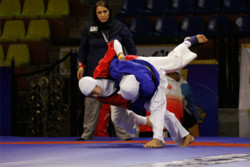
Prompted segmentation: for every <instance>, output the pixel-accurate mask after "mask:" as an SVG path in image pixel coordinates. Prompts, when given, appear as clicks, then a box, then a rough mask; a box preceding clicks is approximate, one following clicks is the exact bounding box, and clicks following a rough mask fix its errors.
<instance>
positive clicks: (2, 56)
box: [0, 45, 5, 65]
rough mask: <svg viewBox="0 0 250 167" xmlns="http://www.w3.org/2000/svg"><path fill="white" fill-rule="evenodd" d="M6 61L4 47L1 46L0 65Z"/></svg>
mask: <svg viewBox="0 0 250 167" xmlns="http://www.w3.org/2000/svg"><path fill="white" fill-rule="evenodd" d="M4 60H5V56H4V50H3V47H2V45H0V65H2V64H3V63H4Z"/></svg>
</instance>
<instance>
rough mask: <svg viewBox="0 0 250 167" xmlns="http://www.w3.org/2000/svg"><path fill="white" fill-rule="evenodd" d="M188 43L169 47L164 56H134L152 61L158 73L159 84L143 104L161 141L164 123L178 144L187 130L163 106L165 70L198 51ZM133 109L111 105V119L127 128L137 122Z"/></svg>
mask: <svg viewBox="0 0 250 167" xmlns="http://www.w3.org/2000/svg"><path fill="white" fill-rule="evenodd" d="M189 46H190V43H189V42H187V41H185V42H183V43H182V44H180V45H178V46H177V47H176V48H175V49H174V50H173V51H171V52H170V53H169V54H168V56H167V57H138V58H137V59H141V60H145V61H147V62H149V63H151V64H152V65H153V66H154V67H155V68H156V70H157V71H158V73H159V75H160V84H159V86H158V88H157V90H156V91H155V93H154V95H153V97H152V99H151V101H150V102H149V103H146V104H145V106H144V107H145V108H146V109H147V110H148V111H149V112H150V121H151V122H152V125H153V127H152V128H153V132H154V135H153V138H156V139H159V140H161V141H162V142H164V138H163V128H164V126H165V127H166V129H167V130H168V132H169V134H170V136H171V138H172V139H173V140H174V141H175V142H176V143H177V144H178V145H180V144H181V143H182V142H183V138H184V137H185V136H187V135H188V134H189V132H188V131H187V130H186V129H185V128H184V127H183V126H182V125H181V123H180V122H179V121H178V120H177V118H176V117H175V115H174V114H173V113H171V112H169V111H168V110H166V94H165V92H166V88H167V85H168V82H167V79H166V77H165V75H166V73H169V72H174V71H177V70H179V69H181V68H183V67H184V66H186V65H187V64H188V63H190V62H191V61H192V60H193V59H195V58H196V57H197V55H196V54H195V53H193V52H191V51H190V50H189V49H188V47H189ZM135 115H136V114H135V113H133V112H132V111H129V110H126V109H125V108H120V107H116V106H111V119H112V121H113V122H114V123H115V124H116V125H118V126H120V127H121V128H123V129H124V130H126V131H127V132H130V131H131V130H132V128H133V126H134V125H135V123H136V122H137V121H136V120H135V119H136V117H135ZM137 118H138V117H137Z"/></svg>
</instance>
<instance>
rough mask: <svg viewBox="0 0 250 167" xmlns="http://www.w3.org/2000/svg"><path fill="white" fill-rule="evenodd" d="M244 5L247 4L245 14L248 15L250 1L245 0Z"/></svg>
mask: <svg viewBox="0 0 250 167" xmlns="http://www.w3.org/2000/svg"><path fill="white" fill-rule="evenodd" d="M246 4H247V7H246V13H250V0H246Z"/></svg>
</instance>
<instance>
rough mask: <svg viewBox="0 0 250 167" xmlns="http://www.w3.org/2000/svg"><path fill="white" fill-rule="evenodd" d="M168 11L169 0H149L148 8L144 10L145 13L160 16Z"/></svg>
mask: <svg viewBox="0 0 250 167" xmlns="http://www.w3.org/2000/svg"><path fill="white" fill-rule="evenodd" d="M167 12H168V1H167V0H157V1H156V0H147V1H146V8H145V11H144V14H145V15H149V16H159V15H162V14H166V13H167Z"/></svg>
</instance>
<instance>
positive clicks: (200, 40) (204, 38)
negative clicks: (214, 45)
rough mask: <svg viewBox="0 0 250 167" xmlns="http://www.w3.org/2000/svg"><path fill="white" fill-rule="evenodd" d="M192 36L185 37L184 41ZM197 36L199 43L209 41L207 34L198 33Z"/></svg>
mask: <svg viewBox="0 0 250 167" xmlns="http://www.w3.org/2000/svg"><path fill="white" fill-rule="evenodd" d="M189 38H190V37H186V38H185V39H184V41H186V40H187V39H189ZM196 38H197V40H198V43H205V42H207V41H208V39H207V37H206V36H205V35H200V34H199V35H196Z"/></svg>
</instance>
